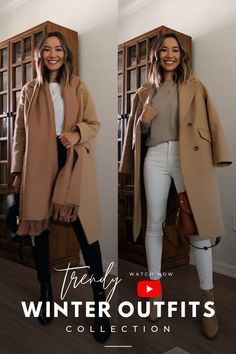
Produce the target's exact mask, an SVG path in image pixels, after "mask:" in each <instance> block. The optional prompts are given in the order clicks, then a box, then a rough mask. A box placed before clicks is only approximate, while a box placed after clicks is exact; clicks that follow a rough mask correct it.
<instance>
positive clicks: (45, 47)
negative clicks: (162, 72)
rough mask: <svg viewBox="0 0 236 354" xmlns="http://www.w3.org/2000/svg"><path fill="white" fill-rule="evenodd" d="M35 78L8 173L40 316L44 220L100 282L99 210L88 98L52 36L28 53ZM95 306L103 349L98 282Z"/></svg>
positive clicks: (44, 297) (44, 285)
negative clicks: (56, 225)
mask: <svg viewBox="0 0 236 354" xmlns="http://www.w3.org/2000/svg"><path fill="white" fill-rule="evenodd" d="M35 62H36V69H37V78H36V79H35V80H33V81H32V82H29V83H27V84H26V85H25V86H24V87H23V89H22V92H21V98H20V102H19V105H18V111H17V117H16V126H15V134H14V143H13V150H12V168H11V172H12V174H14V175H15V179H14V187H15V189H16V190H19V189H20V193H21V197H20V201H21V205H20V225H19V229H18V234H19V235H27V234H28V235H30V236H31V237H32V240H33V246H34V247H33V250H34V258H35V264H36V269H37V275H38V280H39V282H40V292H41V296H40V300H41V301H43V306H42V310H41V313H40V316H39V318H38V320H39V322H40V324H42V325H47V324H48V323H50V322H51V320H52V319H53V316H51V317H50V318H47V317H46V315H45V304H46V301H50V302H52V301H53V297H52V288H51V281H50V273H49V226H50V218H54V219H56V220H59V221H62V222H69V223H71V225H72V227H73V229H74V232H75V235H76V238H77V239H78V242H79V244H80V247H81V250H82V253H83V257H84V260H85V263H86V265H87V266H89V267H90V268H89V274H90V275H93V276H94V278H95V279H96V280H99V279H101V278H102V277H103V269H102V259H101V252H100V246H99V242H98V237H99V233H100V229H99V228H100V220H99V208H98V200H97V191H96V187H95V186H96V181H95V173H94V167H93V161H92V158H91V154H90V145H89V144H90V140H91V139H92V138H93V137H95V136H96V134H97V132H98V130H99V126H100V123H99V122H98V120H97V115H96V111H95V107H94V103H93V100H92V98H91V95H90V93H89V91H88V89H87V87H86V85H85V84H84V82H83V81H81V80H80V79H79V78H78V77H76V76H74V75H73V66H72V53H71V51H70V49H69V47H68V44H67V43H66V41H65V39H64V37H63V36H62V34H61V33H59V32H50V33H47V34H46V35H45V36H44V38H43V40H42V42H41V44H40V45H39V48H38V49H37V50H36V53H35ZM92 288H93V293H94V300H95V320H94V336H95V339H96V340H97V341H99V342H104V341H106V339H107V338H108V337H109V335H110V325H109V320H108V318H107V317H106V316H103V317H101V318H99V317H98V303H99V301H105V293H104V289H103V286H102V283H101V282H93V283H92Z"/></svg>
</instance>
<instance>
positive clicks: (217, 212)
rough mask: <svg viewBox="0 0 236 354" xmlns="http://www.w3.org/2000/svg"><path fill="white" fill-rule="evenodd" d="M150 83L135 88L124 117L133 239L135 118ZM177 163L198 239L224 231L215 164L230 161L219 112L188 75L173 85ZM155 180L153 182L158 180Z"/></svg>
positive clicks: (137, 155)
mask: <svg viewBox="0 0 236 354" xmlns="http://www.w3.org/2000/svg"><path fill="white" fill-rule="evenodd" d="M154 89H155V87H154V85H151V84H149V83H148V84H145V85H143V86H142V87H141V88H140V89H138V91H137V93H136V95H135V97H134V101H133V106H132V110H131V115H130V117H129V121H128V127H127V132H126V138H125V143H124V148H123V152H122V159H121V165H120V171H121V172H123V173H127V174H130V175H134V219H133V238H134V240H137V237H138V235H139V232H140V228H141V224H142V210H141V208H142V205H141V200H142V198H141V184H142V180H141V179H142V178H143V173H142V172H143V171H141V169H140V166H141V162H142V161H141V156H142V154H141V151H143V146H141V145H142V140H143V139H142V137H141V121H140V119H139V118H140V116H141V113H142V111H143V107H144V104H145V103H146V102H147V99H148V98H149V97H151V96H152V93H153V90H154ZM178 93H179V154H180V165H181V171H182V175H183V179H184V184H185V188H186V192H187V195H188V198H189V203H190V205H191V208H192V212H193V216H194V219H195V222H196V225H197V228H198V232H199V236H200V237H201V238H202V239H208V238H211V237H217V236H221V235H223V234H224V225H223V219H222V213H221V207H220V198H219V191H218V184H217V178H216V171H215V167H216V166H218V167H220V166H228V165H230V164H231V163H232V161H231V157H230V153H229V149H228V144H227V141H226V138H225V135H224V132H223V130H222V126H221V123H220V120H219V117H218V114H217V112H216V110H215V108H214V106H213V104H212V102H211V100H210V98H209V95H208V93H207V90H206V88H205V87H204V85H203V84H202V82H201V81H200V80H198V79H197V78H196V77H194V76H193V75H191V76H190V77H189V79H188V80H187V81H186V83H181V84H179V85H178ZM157 183H158V181H157Z"/></svg>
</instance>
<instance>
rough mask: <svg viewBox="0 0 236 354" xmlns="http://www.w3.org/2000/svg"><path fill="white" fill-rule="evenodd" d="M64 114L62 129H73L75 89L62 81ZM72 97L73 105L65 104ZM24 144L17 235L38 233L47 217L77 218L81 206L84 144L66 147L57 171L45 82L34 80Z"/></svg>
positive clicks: (76, 111)
mask: <svg viewBox="0 0 236 354" xmlns="http://www.w3.org/2000/svg"><path fill="white" fill-rule="evenodd" d="M61 92H62V97H63V100H64V107H65V116H64V129H63V131H68V132H72V131H73V128H74V127H75V124H76V123H77V117H78V114H79V103H78V99H77V96H76V90H75V88H74V87H73V86H72V85H68V86H65V85H64V84H63V83H62V84H61ZM72 98H73V102H74V104H73V105H71V104H68V101H70V102H71V99H72ZM25 134H26V146H25V156H24V163H23V172H22V186H21V196H20V201H21V205H20V210H21V212H20V225H19V228H18V234H19V235H26V234H28V235H30V236H36V235H39V234H40V233H41V232H42V231H43V230H45V229H46V228H48V227H49V223H50V218H53V219H54V220H58V221H61V222H71V221H74V220H76V218H77V215H78V210H79V205H80V181H81V168H82V155H83V151H82V149H83V147H82V146H80V145H78V144H77V145H75V146H73V147H71V148H69V149H68V150H67V159H66V163H65V165H64V166H63V168H62V169H61V170H60V171H59V172H58V161H57V143H56V129H55V116H54V108H53V103H52V99H51V95H50V91H49V87H48V84H47V83H45V84H43V85H40V84H39V83H38V82H37V81H36V85H35V87H34V91H33V94H32V97H31V98H30V102H29V108H28V112H27V117H26V120H25Z"/></svg>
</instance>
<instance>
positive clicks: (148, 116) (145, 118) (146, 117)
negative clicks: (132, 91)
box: [140, 103, 157, 123]
mask: <svg viewBox="0 0 236 354" xmlns="http://www.w3.org/2000/svg"><path fill="white" fill-rule="evenodd" d="M156 116H157V112H156V111H155V109H154V108H153V107H152V106H151V104H150V103H146V104H145V106H144V107H143V112H142V114H141V117H140V120H141V121H142V122H143V123H151V121H152V120H153V118H155V117H156Z"/></svg>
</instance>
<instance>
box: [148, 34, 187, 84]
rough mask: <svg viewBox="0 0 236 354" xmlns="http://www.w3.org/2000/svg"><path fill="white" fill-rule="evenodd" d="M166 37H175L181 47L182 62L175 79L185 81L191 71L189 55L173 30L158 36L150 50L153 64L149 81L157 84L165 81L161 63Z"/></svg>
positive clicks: (149, 73) (149, 72)
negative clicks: (161, 52)
mask: <svg viewBox="0 0 236 354" xmlns="http://www.w3.org/2000/svg"><path fill="white" fill-rule="evenodd" d="M166 38H174V39H175V40H176V41H177V43H178V46H179V49H180V64H179V65H178V67H177V68H176V71H175V74H174V81H175V82H185V81H186V80H187V79H188V77H189V75H190V73H191V69H190V62H189V55H188V53H187V51H186V50H185V48H184V46H183V44H182V43H181V42H180V40H179V38H178V37H177V35H176V34H175V33H173V32H169V33H164V34H162V35H160V37H158V39H157V41H156V43H155V44H154V45H153V46H152V48H151V52H150V61H151V65H150V68H149V71H148V81H149V82H150V83H152V84H155V85H156V86H159V85H160V83H161V82H163V81H164V71H163V69H162V67H161V64H160V50H161V47H162V45H163V42H164V40H165V39H166Z"/></svg>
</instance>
